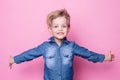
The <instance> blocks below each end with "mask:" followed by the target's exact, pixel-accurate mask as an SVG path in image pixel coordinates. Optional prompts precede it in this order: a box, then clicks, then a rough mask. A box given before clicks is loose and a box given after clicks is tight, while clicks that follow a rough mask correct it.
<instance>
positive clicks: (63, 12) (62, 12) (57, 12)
mask: <svg viewBox="0 0 120 80" xmlns="http://www.w3.org/2000/svg"><path fill="white" fill-rule="evenodd" d="M57 17H65V18H66V20H67V25H68V27H70V15H69V14H68V12H67V10H66V9H61V10H55V11H53V12H51V13H49V14H48V15H47V25H48V26H49V27H51V25H52V21H53V19H56V18H57Z"/></svg>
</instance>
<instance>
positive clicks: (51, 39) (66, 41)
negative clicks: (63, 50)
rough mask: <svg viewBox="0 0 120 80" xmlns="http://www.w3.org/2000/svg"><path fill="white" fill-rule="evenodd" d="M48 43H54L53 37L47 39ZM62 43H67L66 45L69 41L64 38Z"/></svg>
mask: <svg viewBox="0 0 120 80" xmlns="http://www.w3.org/2000/svg"><path fill="white" fill-rule="evenodd" d="M49 42H55V40H54V37H53V36H52V37H50V38H49ZM63 43H67V44H68V43H69V41H68V40H67V38H66V37H65V38H64V40H63Z"/></svg>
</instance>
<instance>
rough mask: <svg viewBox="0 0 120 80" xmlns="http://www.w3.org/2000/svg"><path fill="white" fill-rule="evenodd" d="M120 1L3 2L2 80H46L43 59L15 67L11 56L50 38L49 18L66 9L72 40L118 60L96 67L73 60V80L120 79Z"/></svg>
mask: <svg viewBox="0 0 120 80" xmlns="http://www.w3.org/2000/svg"><path fill="white" fill-rule="evenodd" d="M119 4H120V1H119V0H69V1H68V0H59V1H58V0H0V54H1V55H0V80H43V67H44V66H43V62H44V61H43V58H42V57H40V58H37V59H35V60H33V61H30V62H27V63H26V62H25V63H22V64H20V65H16V64H15V65H14V66H13V69H12V70H10V69H9V67H8V61H9V56H10V55H13V56H14V55H17V54H19V53H21V52H23V51H25V50H28V49H30V48H33V47H35V46H37V45H39V44H40V43H42V42H43V41H44V40H47V39H48V38H49V37H50V36H51V35H50V33H49V32H48V30H47V25H46V15H47V14H48V13H49V12H51V11H53V10H56V9H62V8H66V9H67V10H68V12H69V13H70V15H71V31H70V33H69V35H68V38H69V39H70V40H73V41H76V42H77V43H78V44H80V45H82V46H84V47H86V48H88V49H90V50H92V51H95V52H99V53H103V54H107V53H108V52H109V50H112V52H113V53H114V54H115V56H116V59H115V61H114V62H111V63H107V62H104V63H96V64H93V63H91V62H88V61H87V60H84V59H82V58H79V57H75V61H74V69H75V70H74V71H75V76H74V80H120V49H119V48H120V5H119Z"/></svg>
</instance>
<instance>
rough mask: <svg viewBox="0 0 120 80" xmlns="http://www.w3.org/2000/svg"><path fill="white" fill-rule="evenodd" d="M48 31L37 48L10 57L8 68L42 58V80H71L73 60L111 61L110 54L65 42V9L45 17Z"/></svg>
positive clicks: (66, 17) (66, 23)
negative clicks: (46, 39) (49, 33)
mask: <svg viewBox="0 0 120 80" xmlns="http://www.w3.org/2000/svg"><path fill="white" fill-rule="evenodd" d="M47 24H48V26H49V27H48V30H49V31H50V32H51V33H52V35H53V36H52V37H51V38H50V39H49V40H48V41H45V42H43V43H42V44H40V45H39V46H37V47H35V48H33V49H30V50H28V51H25V52H23V53H21V54H19V55H17V56H14V57H10V60H9V66H10V68H12V64H13V63H16V64H20V63H22V62H25V61H30V60H33V59H35V58H37V57H40V56H43V58H44V62H45V63H44V80H73V73H74V72H73V58H74V56H75V55H76V56H80V57H82V58H85V59H87V60H89V61H92V62H94V63H95V62H103V61H112V60H113V55H112V54H111V52H110V53H109V54H107V55H103V54H98V53H95V52H92V51H89V50H88V49H86V48H84V47H81V46H79V45H78V44H76V43H75V42H73V41H68V40H67V38H66V37H67V34H68V32H69V30H70V16H69V14H68V12H67V11H66V10H65V9H62V10H56V11H53V12H51V13H50V14H48V16H47Z"/></svg>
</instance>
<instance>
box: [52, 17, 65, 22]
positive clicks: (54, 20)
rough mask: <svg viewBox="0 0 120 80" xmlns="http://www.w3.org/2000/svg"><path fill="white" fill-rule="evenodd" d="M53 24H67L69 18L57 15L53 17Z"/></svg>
mask: <svg viewBox="0 0 120 80" xmlns="http://www.w3.org/2000/svg"><path fill="white" fill-rule="evenodd" d="M52 24H67V19H66V18H65V17H57V18H55V19H53V21H52Z"/></svg>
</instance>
